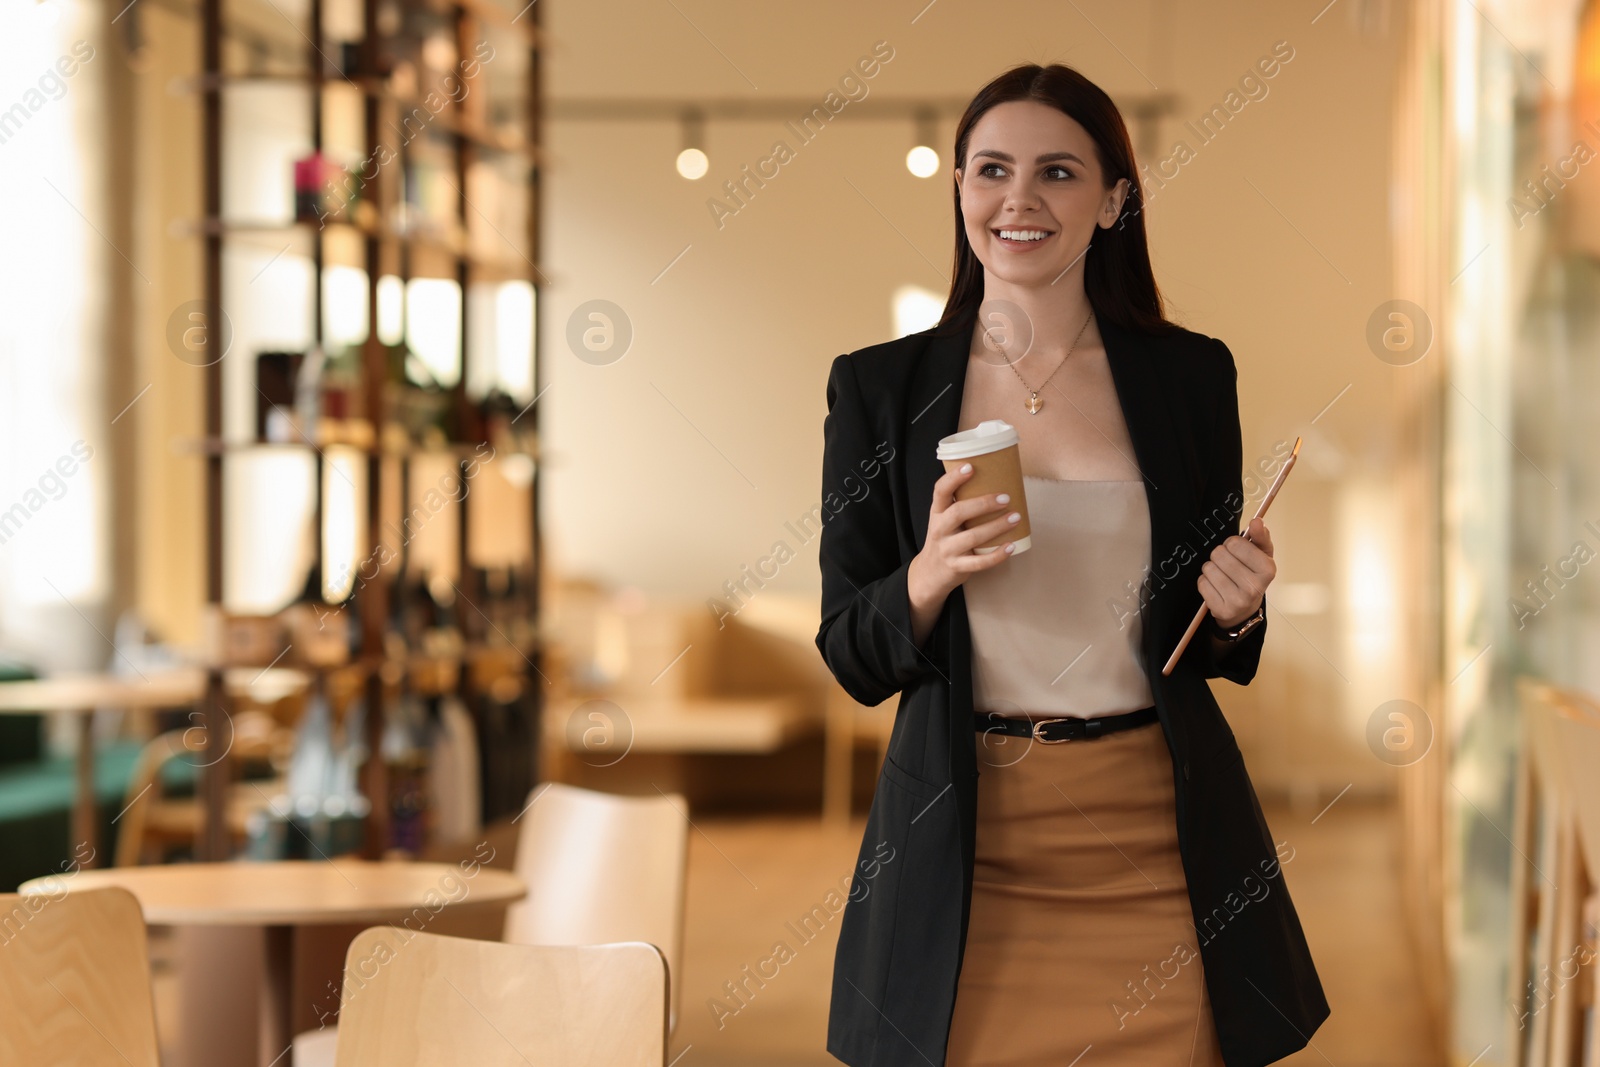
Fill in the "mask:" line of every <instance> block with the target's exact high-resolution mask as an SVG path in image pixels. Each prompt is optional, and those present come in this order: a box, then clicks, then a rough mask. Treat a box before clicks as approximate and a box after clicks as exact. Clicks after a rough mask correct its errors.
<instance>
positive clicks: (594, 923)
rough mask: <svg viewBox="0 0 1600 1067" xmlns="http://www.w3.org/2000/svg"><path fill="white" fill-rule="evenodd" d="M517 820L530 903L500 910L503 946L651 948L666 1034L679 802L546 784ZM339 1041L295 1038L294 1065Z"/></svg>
mask: <svg viewBox="0 0 1600 1067" xmlns="http://www.w3.org/2000/svg"><path fill="white" fill-rule="evenodd" d="M518 821H519V822H520V824H521V825H520V827H519V828H518V837H517V862H516V871H517V874H518V875H520V876H521V877H522V880H523V881H524V882H526V883H527V885H528V895H527V896H526V897H525V898H523V899H522V900H521V901H518V902H517V903H515V904H513V905H511V906H510V907H509V908H508V909H507V910H506V925H505V931H504V935H503V940H504V941H505V942H507V943H512V944H521V945H602V944H607V943H612V942H621V941H644V942H646V943H648V944H652V945H655V946H656V947H657V948H659V949H660V950H661V954H662V957H663V958H664V959H665V960H666V963H667V974H668V981H669V985H668V989H669V990H670V1004H669V1008H668V1013H667V1026H668V1032H669V1033H670V1032H672V1030H674V1029H676V1027H677V1022H678V1003H679V1000H680V990H681V987H682V978H681V975H682V973H683V972H682V969H681V967H682V953H683V910H684V897H685V893H686V887H687V880H688V851H689V820H688V805H687V803H686V802H685V800H684V798H683V797H682V796H680V795H678V794H676V793H672V794H667V795H664V796H662V795H658V796H653V797H623V796H614V795H612V794H610V793H600V792H596V791H594V790H590V789H579V788H578V787H576V786H570V785H563V784H561V783H559V782H551V783H547V784H545V785H542V786H540V787H538V788H537V789H535V790H534V791H533V792H532V793H530V794H529V796H528V805H527V807H525V808H524V809H523V812H522V814H521V815H520V816H519V817H518ZM341 1028H342V1026H341ZM339 1040H341V1039H339V1038H338V1037H337V1034H336V1031H335V1029H334V1028H333V1027H326V1028H324V1029H321V1030H310V1031H306V1032H305V1033H301V1034H298V1035H296V1037H295V1039H294V1054H293V1060H294V1063H293V1067H327V1065H329V1064H332V1063H334V1050H335V1047H336V1042H338V1041H339Z"/></svg>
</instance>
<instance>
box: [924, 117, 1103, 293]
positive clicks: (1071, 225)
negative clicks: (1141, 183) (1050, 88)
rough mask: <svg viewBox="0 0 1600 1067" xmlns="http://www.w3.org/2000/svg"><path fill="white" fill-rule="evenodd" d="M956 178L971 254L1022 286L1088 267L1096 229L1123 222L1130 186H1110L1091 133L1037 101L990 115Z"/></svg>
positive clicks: (992, 271)
mask: <svg viewBox="0 0 1600 1067" xmlns="http://www.w3.org/2000/svg"><path fill="white" fill-rule="evenodd" d="M955 177H956V184H957V186H958V187H959V188H960V190H961V216H962V219H963V222H964V224H965V226H966V231H967V240H968V242H970V243H971V245H972V250H973V252H974V253H976V254H977V257H978V260H979V262H981V263H982V264H983V265H984V268H985V269H986V271H987V272H988V273H989V274H992V275H994V276H995V277H996V278H999V279H1002V280H1004V281H1007V282H1012V283H1015V284H1019V285H1041V284H1042V285H1049V284H1051V283H1053V282H1054V281H1055V280H1056V279H1057V278H1059V277H1061V276H1062V275H1063V274H1064V273H1065V272H1066V271H1067V269H1068V268H1069V267H1075V266H1077V265H1078V264H1080V263H1082V256H1083V253H1084V249H1086V248H1088V246H1089V238H1090V237H1091V236H1092V235H1093V234H1094V228H1095V227H1096V226H1101V227H1109V226H1111V225H1112V224H1113V223H1115V222H1116V221H1117V217H1118V214H1119V213H1120V212H1121V210H1122V200H1123V197H1124V196H1125V195H1127V189H1128V182H1127V180H1126V179H1119V180H1118V181H1117V182H1116V184H1115V185H1114V186H1113V187H1112V188H1110V189H1107V188H1106V187H1105V174H1104V172H1103V171H1102V170H1101V169H1100V160H1099V157H1098V156H1097V155H1096V153H1095V149H1094V139H1093V138H1091V137H1090V136H1089V133H1088V131H1087V130H1085V129H1084V128H1083V127H1082V126H1080V125H1078V123H1077V122H1076V121H1075V120H1073V119H1071V118H1068V117H1067V116H1066V115H1064V114H1062V113H1061V112H1060V111H1057V110H1056V109H1055V108H1053V107H1050V106H1049V105H1047V104H1041V103H1039V102H1038V101H1035V100H1012V101H1008V102H1007V103H1004V104H997V105H995V106H994V107H992V108H990V109H989V110H988V111H986V112H984V114H983V117H982V118H980V119H979V120H978V121H977V123H976V124H974V126H973V128H972V136H971V137H970V138H969V140H968V142H967V159H966V166H965V168H959V169H957V170H956V172H955ZM1002 231H1004V235H1002ZM1041 233H1042V234H1044V236H1043V237H1039V234H1041ZM1029 238H1032V239H1029Z"/></svg>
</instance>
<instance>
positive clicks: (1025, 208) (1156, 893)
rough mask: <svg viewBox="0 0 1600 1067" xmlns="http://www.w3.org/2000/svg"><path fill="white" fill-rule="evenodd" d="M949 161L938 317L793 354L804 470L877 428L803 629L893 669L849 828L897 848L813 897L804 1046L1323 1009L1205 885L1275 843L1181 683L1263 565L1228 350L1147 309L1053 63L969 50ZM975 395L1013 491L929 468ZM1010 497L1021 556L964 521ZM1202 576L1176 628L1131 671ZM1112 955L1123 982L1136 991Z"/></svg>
mask: <svg viewBox="0 0 1600 1067" xmlns="http://www.w3.org/2000/svg"><path fill="white" fill-rule="evenodd" d="M953 158H954V161H955V167H954V170H953V172H952V173H953V177H954V187H953V189H952V193H953V196H954V207H955V268H956V269H955V271H954V281H953V284H952V285H951V288H950V294H949V298H948V300H947V302H946V304H945V308H944V314H943V317H942V318H941V320H940V322H939V324H938V326H936V327H934V328H933V329H930V330H925V331H922V332H920V333H915V334H911V335H909V336H906V337H901V338H898V339H896V340H893V341H889V342H886V343H884V344H879V345H874V346H872V347H870V348H866V349H862V350H861V351H858V352H853V353H847V354H845V355H841V356H839V357H838V358H837V359H836V360H835V361H834V365H833V370H832V374H831V375H830V378H829V381H828V393H827V396H828V415H827V418H826V420H825V422H824V428H823V437H824V450H823V488H824V492H827V491H829V490H830V489H834V488H835V487H837V486H839V485H842V484H843V483H844V482H845V480H846V479H847V478H849V477H850V476H851V474H852V472H853V470H854V467H855V465H856V463H857V462H858V461H859V459H860V458H861V457H863V456H865V455H866V454H867V452H868V450H869V449H870V448H871V447H872V443H873V442H875V441H879V440H884V439H887V440H889V441H890V442H892V443H893V445H894V446H895V448H896V451H897V453H898V454H900V455H901V457H902V458H901V460H900V462H899V463H898V464H896V465H895V466H894V468H892V469H891V472H890V478H889V479H888V480H887V481H886V483H885V485H884V486H883V488H884V490H885V491H884V492H874V493H873V494H871V495H869V496H867V497H866V498H864V499H863V500H861V501H860V502H858V503H853V504H852V505H851V507H850V508H848V509H846V510H844V511H841V512H840V513H838V514H835V515H832V516H829V517H828V518H827V519H826V520H825V523H824V526H823V528H822V537H821V544H820V546H819V560H820V564H821V568H822V589H823V594H822V613H821V617H822V621H821V626H820V628H819V631H818V634H817V646H818V648H819V650H820V651H821V652H822V655H823V659H824V660H825V661H826V663H827V664H828V667H829V668H830V669H831V670H832V671H833V673H834V676H835V678H836V679H837V680H838V681H839V683H840V685H841V687H842V688H843V689H844V690H845V691H846V692H848V693H849V694H850V695H851V696H852V697H854V698H855V699H856V700H858V701H859V702H860V703H863V704H866V705H868V706H872V705H876V704H880V703H882V702H883V701H884V700H886V699H887V698H888V697H889V696H890V695H892V694H894V693H896V692H898V693H901V694H902V695H901V699H900V701H899V706H898V708H897V709H896V711H895V723H894V728H893V730H892V732H891V734H890V740H889V746H888V752H887V753H886V756H885V759H884V762H883V767H882V770H881V772H880V776H879V780H878V788H877V791H876V793H875V795H874V798H873V805H872V810H871V812H870V813H869V815H868V818H867V826H866V828H865V831H864V833H863V837H862V848H863V853H864V852H865V850H866V847H867V843H868V842H879V841H884V842H888V843H889V845H890V846H891V847H893V848H895V849H896V850H897V852H898V853H899V854H900V855H902V856H903V859H902V860H901V861H900V862H898V863H897V864H896V865H895V866H894V867H893V868H892V869H890V870H888V871H886V872H885V874H884V878H885V879H886V880H887V881H886V884H883V885H881V886H880V887H879V888H880V890H881V891H880V892H877V893H874V894H872V895H871V896H869V897H867V898H865V899H862V900H851V901H850V902H849V903H848V904H847V905H846V909H845V913H844V916H843V919H842V921H841V923H840V933H839V947H838V951H837V954H836V956H835V962H834V985H833V996H832V1003H831V1011H830V1015H829V1024H828V1051H829V1052H831V1053H832V1054H833V1055H834V1056H836V1057H838V1058H839V1059H841V1060H843V1061H844V1062H846V1063H849V1064H852V1065H865V1064H869V1063H870V1064H873V1065H874V1067H882V1065H885V1064H894V1065H902V1064H903V1065H907V1067H910V1065H913V1064H919V1063H928V1064H932V1065H934V1067H943V1065H950V1067H956V1065H963V1067H978V1065H999V1064H1013V1063H1071V1062H1076V1061H1077V1060H1078V1059H1079V1058H1080V1057H1081V1056H1082V1055H1083V1053H1085V1052H1086V1051H1088V1050H1089V1049H1090V1048H1093V1049H1094V1059H1095V1060H1096V1062H1107V1063H1110V1062H1115V1063H1118V1064H1124V1065H1133V1067H1153V1065H1155V1064H1173V1063H1187V1064H1190V1065H1191V1067H1197V1065H1207V1067H1221V1065H1225V1064H1255V1065H1259V1064H1266V1063H1270V1062H1272V1061H1274V1060H1278V1059H1281V1058H1283V1057H1284V1056H1287V1055H1289V1054H1290V1053H1292V1052H1294V1051H1296V1050H1298V1049H1300V1048H1302V1047H1304V1046H1305V1044H1306V1042H1307V1040H1308V1038H1309V1035H1310V1034H1311V1033H1312V1032H1314V1031H1315V1030H1316V1029H1317V1027H1318V1025H1319V1024H1320V1023H1321V1022H1322V1020H1323V1019H1324V1018H1325V1017H1326V1016H1327V1015H1328V1005H1327V1001H1326V999H1325V998H1324V996H1323V992H1322V986H1321V983H1320V981H1319V979H1318V977H1317V973H1316V969H1315V967H1314V966H1313V965H1312V961H1311V956H1310V952H1309V950H1308V948H1307V946H1306V942H1305V938H1304V936H1303V934H1302V932H1301V929H1300V923H1299V920H1298V918H1297V916H1296V914H1295V910H1294V906H1293V904H1292V902H1291V901H1290V899H1289V894H1288V890H1287V888H1286V887H1280V888H1281V889H1282V891H1281V892H1275V893H1273V894H1271V895H1270V896H1266V897H1263V898H1262V899H1261V900H1260V901H1259V902H1252V905H1251V907H1250V908H1248V909H1244V910H1242V911H1240V910H1239V909H1238V908H1237V907H1236V906H1235V905H1236V902H1237V900H1238V897H1237V891H1236V887H1237V886H1238V884H1239V879H1240V878H1241V877H1243V876H1245V875H1249V874H1251V873H1252V872H1254V871H1256V870H1264V869H1266V868H1265V867H1263V864H1273V863H1275V862H1276V859H1275V856H1276V849H1275V846H1274V845H1273V839H1272V835H1271V832H1270V830H1269V829H1268V828H1267V826H1266V823H1265V819H1264V817H1263V816H1262V814H1261V807H1260V804H1259V803H1258V802H1257V799H1256V796H1255V791H1254V788H1253V786H1252V784H1251V782H1250V778H1249V775H1248V774H1247V773H1246V771H1245V767H1244V762H1243V758H1242V755H1241V753H1240V751H1239V749H1238V746H1237V745H1236V744H1235V742H1234V738H1233V733H1232V730H1231V729H1230V728H1229V726H1228V724H1227V722H1226V720H1225V719H1224V718H1223V716H1222V712H1221V708H1220V707H1219V706H1218V704H1217V701H1216V698H1215V696H1214V695H1213V694H1212V692H1211V689H1210V687H1209V686H1208V685H1207V679H1210V678H1218V677H1225V678H1228V679H1229V680H1231V681H1234V682H1236V683H1238V684H1240V685H1244V684H1247V683H1249V682H1250V681H1251V679H1252V678H1253V677H1254V675H1255V672H1256V666H1257V663H1258V662H1259V658H1260V654H1261V647H1262V642H1263V639H1264V637H1265V632H1266V625H1265V614H1264V611H1265V604H1266V599H1265V596H1266V589H1267V586H1268V584H1269V583H1270V582H1271V581H1272V579H1273V576H1274V574H1275V573H1276V570H1275V564H1274V562H1273V559H1272V540H1271V537H1270V535H1269V534H1268V531H1267V529H1266V527H1265V525H1263V524H1262V523H1261V522H1260V520H1259V519H1255V520H1252V522H1251V525H1250V527H1249V530H1248V537H1246V536H1241V535H1240V534H1238V533H1236V532H1235V531H1237V530H1238V526H1239V520H1240V517H1241V511H1242V505H1243V499H1244V498H1243V493H1242V488H1241V470H1240V469H1241V466H1242V455H1241V453H1242V449H1241V444H1240V430H1239V401H1238V391H1237V388H1236V378H1237V369H1236V367H1235V364H1234V360H1233V355H1232V353H1231V352H1230V351H1229V350H1228V348H1227V346H1226V345H1225V344H1223V343H1222V342H1221V341H1219V340H1217V339H1215V338H1212V337H1207V336H1205V335H1203V334H1199V333H1195V332H1193V331H1190V330H1187V329H1184V328H1183V327H1181V326H1178V325H1177V324H1175V323H1172V322H1170V321H1168V319H1167V318H1166V315H1165V314H1164V311H1163V306H1162V301H1161V295H1160V292H1159V291H1158V289H1157V287H1156V282H1155V278H1154V275H1153V273H1152V271H1151V266H1150V256H1149V251H1148V248H1147V247H1146V240H1145V230H1144V216H1143V214H1142V213H1141V212H1140V211H1139V210H1138V206H1139V205H1140V203H1141V202H1142V199H1143V197H1142V195H1141V188H1140V184H1139V175H1138V170H1137V167H1136V164H1135V160H1134V158H1133V149H1132V146H1131V144H1130V142H1129V138H1128V132H1127V129H1126V127H1125V126H1124V124H1123V121H1122V117H1121V115H1120V114H1118V112H1117V109H1116V107H1115V105H1113V104H1112V102H1111V100H1110V98H1109V97H1107V96H1106V94H1105V93H1104V92H1103V91H1102V90H1101V89H1100V88H1099V87H1097V86H1095V85H1094V84H1093V83H1092V82H1090V81H1089V80H1088V79H1086V78H1084V77H1083V75H1081V74H1079V73H1078V72H1077V71H1075V70H1072V69H1071V68H1068V67H1063V66H1058V65H1052V66H1049V67H1040V66H1024V67H1017V68H1015V69H1013V70H1010V71H1007V72H1006V73H1004V74H1002V75H1001V76H1000V77H998V78H996V79H995V80H994V81H992V82H991V83H990V84H989V85H987V86H985V87H984V88H983V89H982V90H980V91H979V92H978V94H977V95H976V97H974V99H973V100H972V102H971V104H969V105H968V107H967V110H966V112H965V114H964V115H963V116H962V118H961V121H960V123H959V124H958V125H957V128H956V140H955V150H954V153H953ZM1023 414H1026V415H1027V418H1022V415H1023ZM989 420H1000V421H1002V422H1003V423H1005V424H1008V425H1009V427H1010V428H1011V429H1014V430H1015V432H1016V437H1017V441H1018V451H1017V458H1018V462H1019V464H1020V478H1018V479H1017V482H1020V486H1016V487H1013V486H998V485H993V484H991V485H986V486H985V487H984V489H983V490H982V491H980V490H978V489H976V488H975V487H974V486H973V485H971V484H970V482H971V480H972V479H973V478H975V477H976V474H975V473H974V471H973V469H972V467H973V465H972V464H967V465H965V466H964V467H963V466H959V465H958V464H957V463H956V462H954V461H952V462H950V463H949V465H948V469H944V470H941V464H940V461H939V459H938V458H937V457H938V445H939V443H940V442H941V441H942V440H943V439H945V438H947V437H948V436H949V435H951V434H954V433H957V432H959V431H963V430H969V429H972V428H974V427H977V426H979V425H981V424H983V423H985V422H988V421H989ZM975 462H976V461H975ZM1000 488H1006V489H1007V490H1008V491H1009V492H1008V493H1001V492H998V491H997V490H999V489H1000ZM1019 488H1020V489H1021V490H1022V492H1020V493H1019V495H1018V499H1017V500H1016V502H1015V503H1014V504H1013V502H1012V500H1011V496H1010V495H1009V494H1011V493H1018V491H1019ZM1012 507H1016V508H1017V509H1018V510H1016V511H1013V510H1011V508H1012ZM1023 510H1026V512H1027V515H1028V522H1029V532H1030V538H1031V540H1032V542H1033V547H1032V549H1031V550H1030V551H1028V552H1026V553H1013V552H1011V551H1009V549H1011V547H1012V545H1011V544H1006V545H1005V547H1004V549H1002V550H999V551H990V552H988V553H983V552H981V551H980V550H979V546H983V545H990V544H996V543H998V541H997V539H1001V535H1002V534H1004V533H1006V532H1007V531H1009V530H1011V529H1012V526H1011V525H1010V524H1011V523H1012V522H1014V521H1018V520H1020V517H1021V513H1022V511H1023ZM1155 572H1159V580H1156V578H1157V574H1156V573H1155ZM1124 592H1130V593H1131V592H1137V593H1138V595H1137V596H1133V597H1131V598H1124V599H1131V601H1132V602H1133V603H1134V604H1135V605H1136V607H1135V608H1133V609H1131V610H1130V609H1129V608H1127V607H1126V606H1125V605H1123V604H1120V603H1119V597H1120V596H1121V594H1122V593H1124ZM1202 602H1203V603H1204V604H1205V605H1206V607H1208V608H1209V609H1210V612H1211V615H1212V618H1213V622H1214V623H1215V626H1214V627H1213V630H1212V633H1211V636H1210V638H1209V639H1208V640H1205V641H1200V642H1195V643H1193V644H1190V645H1188V646H1187V647H1186V650H1185V652H1184V655H1183V656H1182V657H1180V658H1179V660H1178V663H1177V664H1176V666H1175V669H1174V670H1173V671H1172V672H1171V675H1170V676H1168V675H1166V674H1163V673H1162V672H1161V666H1162V664H1163V663H1164V662H1165V661H1166V659H1167V656H1168V654H1169V652H1170V650H1171V649H1172V648H1173V647H1174V645H1175V644H1176V642H1177V641H1178V639H1179V637H1180V636H1181V635H1182V634H1183V632H1184V630H1185V626H1186V624H1187V621H1188V620H1189V619H1191V618H1193V617H1194V615H1195V613H1196V611H1197V609H1198V608H1199V607H1200V605H1201V603H1202ZM1108 608H1110V609H1111V610H1107V609H1108ZM979 737H981V738H982V741H981V742H980V741H979V740H978V739H979ZM1219 909H1220V910H1219ZM1219 915H1227V916H1229V918H1228V920H1227V923H1226V926H1225V927H1224V928H1222V929H1221V930H1220V932H1219V933H1216V934H1215V936H1210V937H1206V936H1202V935H1199V934H1197V928H1198V927H1199V926H1201V925H1202V924H1206V923H1208V922H1210V924H1211V925H1210V927H1208V929H1210V928H1214V927H1216V925H1217V924H1216V922H1215V921H1214V920H1213V917H1215V916H1219ZM1167 961H1181V962H1182V966H1181V967H1180V966H1175V965H1172V964H1168V963H1167ZM1163 966H1165V967H1166V969H1165V971H1162V970H1161V968H1162V967H1163ZM1147 968H1156V970H1154V971H1151V970H1147ZM1129 975H1138V976H1140V977H1139V978H1138V979H1137V981H1138V982H1141V983H1142V982H1144V981H1146V980H1148V981H1149V982H1151V983H1152V985H1151V986H1150V987H1149V988H1148V992H1147V995H1146V996H1145V997H1144V998H1142V999H1139V1000H1138V1001H1137V1004H1138V1005H1139V1010H1138V1011H1137V1012H1134V1011H1133V1010H1132V1008H1130V1007H1129V1002H1128V995H1129V993H1130V992H1131V990H1130V989H1129V988H1128V976H1129ZM1158 989H1159V992H1160V995H1159V996H1156V995H1154V994H1155V992H1156V990H1158ZM1268 998H1269V999H1268Z"/></svg>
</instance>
